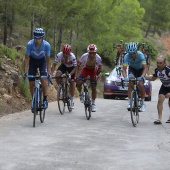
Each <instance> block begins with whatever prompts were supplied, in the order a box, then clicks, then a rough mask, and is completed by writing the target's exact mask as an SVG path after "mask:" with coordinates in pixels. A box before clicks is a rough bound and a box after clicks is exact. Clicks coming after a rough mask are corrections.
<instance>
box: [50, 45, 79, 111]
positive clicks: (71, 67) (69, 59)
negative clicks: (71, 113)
mask: <svg viewBox="0 0 170 170" xmlns="http://www.w3.org/2000/svg"><path fill="white" fill-rule="evenodd" d="M58 62H61V65H60V66H59V67H58V69H57V71H56V77H61V76H62V74H64V73H65V72H66V71H67V72H68V73H69V78H70V80H71V82H70V88H71V90H70V91H71V108H72V109H74V93H75V82H74V77H75V72H76V69H77V60H76V57H75V55H74V54H73V53H72V52H71V46H70V45H69V44H65V45H63V47H62V52H59V53H58V54H57V55H56V56H55V60H54V63H53V65H52V68H51V72H52V74H53V73H54V70H55V67H56V65H57V63H58ZM56 82H57V84H59V83H60V80H59V79H56Z"/></svg>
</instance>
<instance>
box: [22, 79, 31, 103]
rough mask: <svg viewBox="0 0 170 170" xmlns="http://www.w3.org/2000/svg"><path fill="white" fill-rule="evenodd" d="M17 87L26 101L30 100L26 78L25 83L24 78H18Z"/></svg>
mask: <svg viewBox="0 0 170 170" xmlns="http://www.w3.org/2000/svg"><path fill="white" fill-rule="evenodd" d="M19 89H20V93H21V95H23V96H24V97H25V98H26V101H30V100H31V94H30V90H29V84H28V80H26V83H25V84H24V80H23V79H20V82H19Z"/></svg>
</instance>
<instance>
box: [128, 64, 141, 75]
mask: <svg viewBox="0 0 170 170" xmlns="http://www.w3.org/2000/svg"><path fill="white" fill-rule="evenodd" d="M142 73H143V68H141V69H139V70H136V69H134V68H133V67H130V66H129V70H128V74H133V75H134V76H135V77H141V75H142Z"/></svg>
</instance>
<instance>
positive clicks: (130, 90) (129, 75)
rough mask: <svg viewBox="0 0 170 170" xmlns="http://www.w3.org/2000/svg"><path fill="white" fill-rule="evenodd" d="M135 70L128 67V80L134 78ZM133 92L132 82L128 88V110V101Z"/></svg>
mask: <svg viewBox="0 0 170 170" xmlns="http://www.w3.org/2000/svg"><path fill="white" fill-rule="evenodd" d="M135 71H136V70H135V69H134V68H132V67H129V70H128V77H129V79H131V78H133V77H135ZM132 90H133V82H129V86H128V109H130V99H131V93H132Z"/></svg>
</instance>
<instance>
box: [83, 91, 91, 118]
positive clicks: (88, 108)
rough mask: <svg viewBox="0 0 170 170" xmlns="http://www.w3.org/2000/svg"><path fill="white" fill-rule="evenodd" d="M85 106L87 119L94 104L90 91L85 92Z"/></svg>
mask: <svg viewBox="0 0 170 170" xmlns="http://www.w3.org/2000/svg"><path fill="white" fill-rule="evenodd" d="M84 108H85V114H86V118H87V120H89V119H90V117H91V111H92V105H91V100H90V95H89V93H88V92H85V101H84Z"/></svg>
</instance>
